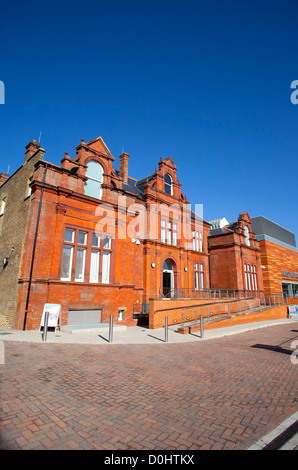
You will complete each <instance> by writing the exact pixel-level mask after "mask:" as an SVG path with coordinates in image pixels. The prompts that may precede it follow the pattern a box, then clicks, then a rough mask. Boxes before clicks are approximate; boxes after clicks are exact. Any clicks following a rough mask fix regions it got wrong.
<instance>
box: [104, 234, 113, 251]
mask: <svg viewBox="0 0 298 470" xmlns="http://www.w3.org/2000/svg"><path fill="white" fill-rule="evenodd" d="M103 247H104V249H106V250H110V248H111V239H110V238H108V237H106V238H105V239H104V241H103Z"/></svg>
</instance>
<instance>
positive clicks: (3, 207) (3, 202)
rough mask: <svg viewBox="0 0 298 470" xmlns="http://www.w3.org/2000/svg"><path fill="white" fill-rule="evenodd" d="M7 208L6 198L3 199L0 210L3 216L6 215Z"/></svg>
mask: <svg viewBox="0 0 298 470" xmlns="http://www.w3.org/2000/svg"><path fill="white" fill-rule="evenodd" d="M5 206H6V197H5V198H4V199H2V202H1V209H0V215H3V214H4V211H5Z"/></svg>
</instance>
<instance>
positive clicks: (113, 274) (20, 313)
mask: <svg viewBox="0 0 298 470" xmlns="http://www.w3.org/2000/svg"><path fill="white" fill-rule="evenodd" d="M26 149H27V152H26V159H25V163H24V165H23V166H22V167H20V169H19V170H18V171H17V172H16V174H14V175H12V176H11V177H10V178H6V177H5V176H4V177H3V182H2V186H1V187H0V198H1V201H2V204H5V205H6V206H5V210H3V213H2V214H1V224H2V225H1V234H0V241H1V247H3V249H2V248H1V253H0V255H2V256H3V258H4V257H5V256H8V251H9V247H10V245H13V244H15V247H14V253H13V256H11V257H10V258H9V259H8V263H7V265H6V266H5V269H4V270H3V272H4V274H3V275H2V276H0V286H1V285H2V288H4V289H5V283H6V282H9V281H8V280H9V279H10V278H11V272H12V269H13V268H14V270H15V276H14V278H13V281H11V283H12V285H11V294H12V296H13V305H12V307H13V308H11V309H9V308H7V305H8V299H7V298H6V296H5V294H3V296H2V299H1V304H2V305H1V308H2V313H3V314H5V315H7V317H8V319H9V321H10V324H11V326H12V327H15V328H19V329H21V328H27V329H38V328H39V325H40V320H41V315H42V311H43V307H44V304H45V303H54V304H60V305H61V308H62V325H67V324H98V323H100V322H106V321H108V318H109V315H111V314H112V315H113V316H114V321H115V322H116V323H117V322H119V323H120V322H121V323H123V324H126V325H131V324H133V312H134V311H136V310H137V311H141V310H142V309H143V310H144V308H145V307H146V305H147V304H148V301H149V298H152V297H159V296H161V295H163V296H171V295H173V293H175V295H176V294H177V293H178V294H179V292H181V294H182V292H189V291H192V290H195V289H202V288H207V289H208V288H209V287H210V285H209V261H208V243H207V237H208V232H209V228H210V224H208V223H207V222H205V221H203V220H202V219H201V218H200V217H198V216H196V215H195V214H194V213H193V212H191V211H190V210H189V204H188V201H187V198H186V196H185V195H184V193H182V191H181V184H180V182H179V180H178V178H177V168H176V166H175V164H174V162H173V161H172V159H171V158H167V159H165V160H163V159H160V161H159V162H158V168H157V169H155V171H154V172H153V173H152V174H151V175H149V176H148V177H145V178H144V179H142V180H135V179H133V178H131V177H130V176H129V173H128V163H129V155H128V154H126V153H123V154H122V155H120V157H119V158H120V169H119V171H118V170H116V169H115V167H114V162H115V159H114V157H113V156H112V154H111V152H110V151H109V149H108V147H107V146H106V144H105V143H104V141H103V139H102V138H100V137H99V138H97V139H95V140H93V141H91V142H88V143H85V142H84V140H83V139H82V141H81V143H80V144H79V145H78V147H77V148H76V156H75V157H74V158H70V156H69V155H68V153H65V156H64V157H63V158H62V160H61V166H58V165H54V164H52V163H50V162H46V161H45V160H44V158H43V155H44V150H43V149H41V147H40V145H39V144H38V143H37V142H36V141H32V142H30V144H29V145H28V146H27V148H26ZM28 161H29V162H31V163H32V164H31V166H30V168H29V167H28V165H29V163H28ZM25 170H26V171H25ZM16 176H18V178H19V180H20V181H19V186H18V192H19V197H18V202H17V203H16V202H14V201H13V197H12V194H13V191H14V188H15V185H16ZM3 201H4V202H3ZM16 204H18V211H19V212H20V214H23V220H22V224H21V225H22V234H16V233H14V232H13V230H12V229H11V226H10V230H9V231H8V230H7V227H8V226H9V221H10V220H11V214H12V213H15V208H16ZM16 237H18V238H19V241H18V243H16V240H14V239H15V238H16ZM14 305H15V309H14Z"/></svg>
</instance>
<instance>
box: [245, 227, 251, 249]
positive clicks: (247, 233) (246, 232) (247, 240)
mask: <svg viewBox="0 0 298 470" xmlns="http://www.w3.org/2000/svg"><path fill="white" fill-rule="evenodd" d="M244 235H245V243H246V245H247V246H250V240H249V230H248V227H247V226H246V225H245V227H244Z"/></svg>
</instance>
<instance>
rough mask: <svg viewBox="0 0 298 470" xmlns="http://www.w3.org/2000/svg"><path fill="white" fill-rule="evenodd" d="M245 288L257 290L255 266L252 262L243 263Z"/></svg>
mask: <svg viewBox="0 0 298 470" xmlns="http://www.w3.org/2000/svg"><path fill="white" fill-rule="evenodd" d="M244 273H245V289H246V290H258V278H257V267H256V265H254V264H249V263H244Z"/></svg>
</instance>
